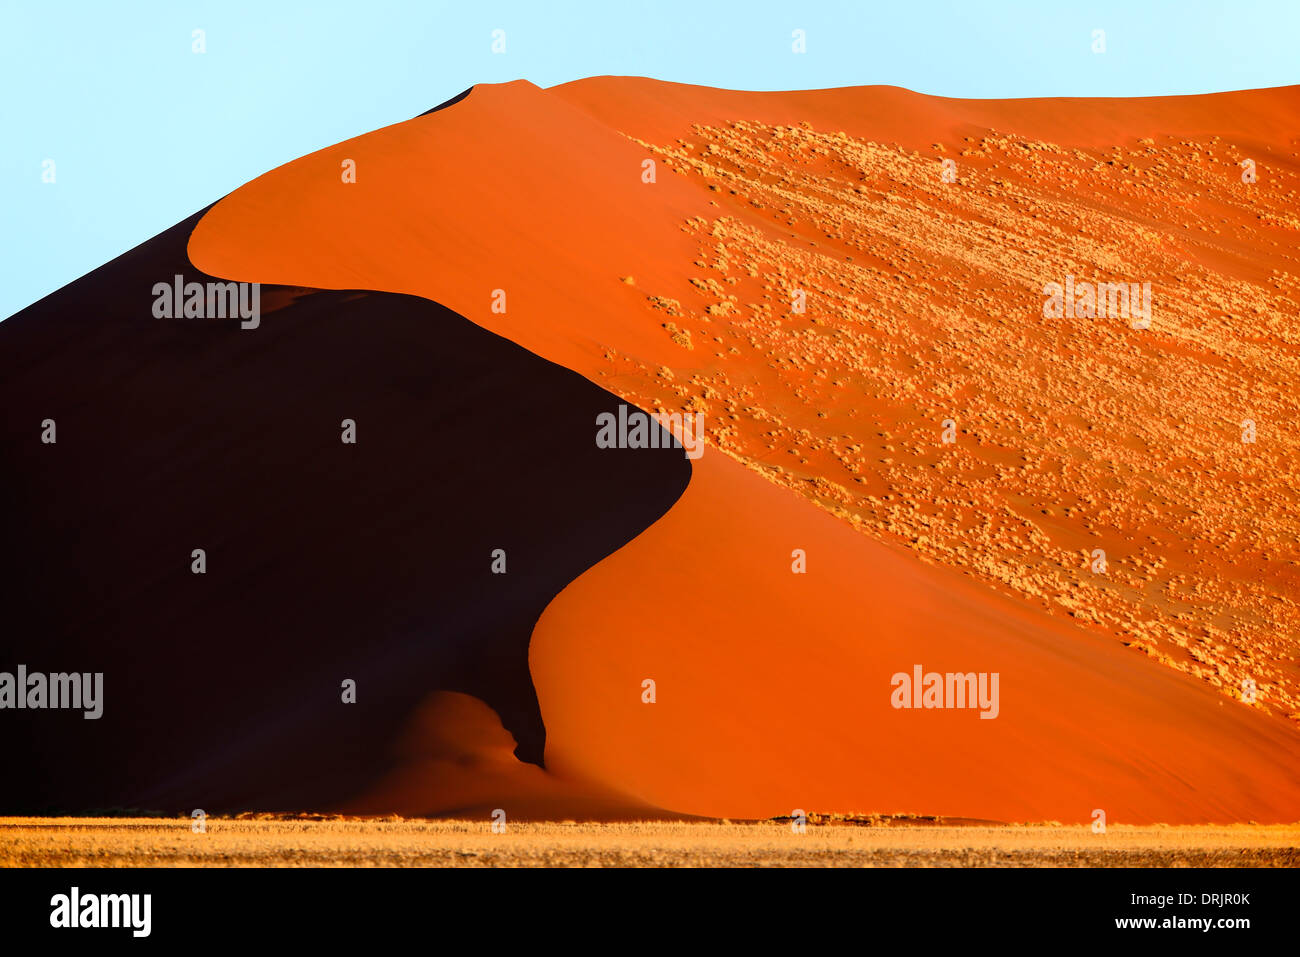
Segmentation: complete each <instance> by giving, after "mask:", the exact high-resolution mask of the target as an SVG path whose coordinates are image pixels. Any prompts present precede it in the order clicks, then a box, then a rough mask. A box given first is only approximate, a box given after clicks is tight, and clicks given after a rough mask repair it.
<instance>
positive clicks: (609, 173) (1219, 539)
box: [189, 78, 1300, 822]
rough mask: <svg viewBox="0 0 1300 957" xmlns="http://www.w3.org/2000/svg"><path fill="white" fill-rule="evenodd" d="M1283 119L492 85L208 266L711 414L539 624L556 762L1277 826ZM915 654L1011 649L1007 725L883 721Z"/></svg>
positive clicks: (1297, 784) (1287, 765) (979, 662)
mask: <svg viewBox="0 0 1300 957" xmlns="http://www.w3.org/2000/svg"><path fill="white" fill-rule="evenodd" d="M1298 112H1300V94H1298V93H1297V91H1296V89H1294V88H1288V89H1284V90H1266V91H1250V92H1243V93H1238V94H1223V95H1218V96H1209V97H1190V98H1174V99H1158V100H1136V101H1086V100H1062V101H1008V102H1000V103H993V102H987V101H959V100H943V99H936V98H929V97H922V96H919V95H917V94H912V93H909V92H907V91H903V90H897V89H893V88H864V89H850V90H833V91H813V92H806V93H791V94H741V93H730V92H726V91H717V90H709V89H705V88H698V87H684V86H679V85H672V84H662V83H657V82H654V81H648V80H641V79H624V78H600V79H593V80H587V81H581V82H579V83H575V84H569V85H567V86H564V87H559V88H556V89H553V90H541V89H538V88H537V87H535V86H533V85H531V84H528V83H526V82H517V83H512V84H504V85H500V86H479V87H475V88H474V89H473V90H472V91H471V92H470V94H469V95H468V96H467V97H466V98H464V99H463V100H461V101H460V102H458V103H456V104H454V105H452V106H450V107H448V108H446V109H443V110H440V111H438V112H436V113H433V114H431V115H428V116H425V117H421V118H418V119H416V120H412V121H410V122H408V123H404V124H399V125H397V126H394V127H390V128H387V129H384V130H380V131H377V132H375V133H371V134H368V135H366V136H363V137H359V138H357V139H354V140H350V141H348V142H346V143H343V144H340V145H338V146H336V147H331V148H330V149H327V150H324V151H321V152H319V153H316V154H313V155H311V156H308V157H304V158H302V159H301V160H298V161H295V162H294V163H291V164H288V165H286V166H284V167H281V168H280V169H278V170H275V171H273V172H271V173H268V174H267V175H266V176H264V177H261V178H260V179H258V180H256V181H254V182H252V183H250V184H248V185H247V186H245V187H243V188H242V189H240V190H237V191H236V192H235V193H233V194H232V195H231V196H229V197H227V198H226V199H224V200H223V201H221V202H220V203H218V204H217V205H216V206H215V207H214V208H213V209H212V210H211V211H210V212H208V213H207V214H206V215H205V216H204V217H203V219H202V220H201V221H200V222H199V224H198V225H197V227H196V228H195V230H194V233H193V236H192V238H191V241H190V248H189V252H190V256H191V258H192V259H193V261H194V262H195V263H196V264H197V265H198V266H200V267H201V268H203V269H204V270H206V271H208V272H211V273H213V274H215V275H220V276H225V277H230V278H235V279H241V280H246V281H263V282H276V283H281V284H290V285H306V286H313V287H320V288H331V287H335V288H337V287H359V288H373V289H382V290H387V291H391V292H400V293H409V294H414V295H419V296H423V297H426V298H429V299H432V300H435V301H437V302H440V303H443V304H444V305H446V306H448V307H450V308H451V309H453V310H455V311H456V312H458V313H460V314H462V315H464V316H466V317H468V318H469V319H471V320H472V321H474V322H476V323H479V324H480V325H482V326H484V327H485V328H487V329H491V330H492V331H494V332H496V333H498V334H500V335H502V336H505V337H507V338H509V339H511V340H513V341H514V342H516V343H518V344H520V345H522V346H523V347H524V348H526V349H528V350H529V351H531V352H534V353H536V354H537V355H539V356H542V357H543V358H546V359H550V360H551V361H553V362H557V363H560V364H562V365H564V366H567V367H568V368H570V369H573V370H575V371H577V372H579V373H580V374H582V375H583V376H585V377H587V378H588V379H590V380H591V381H593V382H597V383H599V384H600V385H602V386H603V387H605V388H607V389H609V390H611V391H612V392H615V393H617V394H618V395H620V396H623V397H625V398H626V399H628V400H629V401H631V402H634V403H636V404H637V405H639V406H640V407H642V408H646V409H656V408H663V409H667V410H680V411H703V412H705V414H706V417H707V422H708V434H709V438H710V442H711V443H712V447H711V448H710V450H709V452H708V453H707V454H706V455H705V456H704V457H703V458H702V459H700V460H698V461H697V462H695V463H694V464H693V470H692V479H691V484H690V485H689V487H688V488H687V491H686V493H685V495H684V496H683V497H682V499H681V500H680V502H679V503H678V504H677V505H676V506H675V507H674V508H673V509H672V510H671V511H669V513H668V514H667V516H665V517H664V518H663V519H661V520H660V521H659V522H658V523H657V524H655V525H654V526H652V527H651V529H650V530H649V531H648V532H646V533H644V534H643V535H641V536H640V537H638V538H637V539H635V540H634V541H633V542H632V543H631V544H630V545H628V546H626V547H625V548H623V549H621V550H620V551H618V552H617V553H616V554H615V555H613V556H612V557H611V558H609V559H607V560H605V561H604V562H602V563H600V564H599V565H597V566H596V567H595V568H593V569H592V570H591V571H589V572H588V573H587V574H586V575H584V576H583V577H582V578H580V579H579V580H578V581H577V582H576V583H574V584H573V585H571V586H570V587H569V588H567V589H566V590H565V591H563V592H562V593H561V594H560V596H559V598H558V599H557V600H556V601H555V602H553V603H552V604H551V606H550V607H549V608H548V610H547V612H546V613H545V615H544V616H543V617H542V619H541V621H540V622H539V624H538V628H537V631H536V633H535V635H534V638H533V643H532V647H531V652H530V664H531V668H532V674H533V679H534V682H535V685H536V689H537V696H538V700H539V702H540V706H541V713H542V717H543V719H544V721H545V725H546V730H547V743H546V759H547V765H548V767H549V768H551V769H552V771H556V770H559V771H561V772H565V773H570V772H571V773H574V774H580V775H582V776H584V777H587V778H590V779H593V780H595V781H599V782H603V783H604V784H606V785H608V786H610V787H616V788H618V789H621V790H625V791H627V792H629V793H630V794H632V795H633V796H634V797H636V798H637V799H640V800H642V801H645V802H647V803H650V804H654V805H657V806H660V807H664V808H668V809H671V810H675V811H687V812H695V813H707V814H718V815H722V814H726V815H732V816H747V815H752V816H767V815H771V814H780V813H788V812H789V810H790V809H791V807H808V808H809V809H812V808H813V807H815V808H816V809H818V810H851V811H872V812H885V813H922V814H927V813H928V814H948V815H964V816H971V817H982V818H989V819H996V820H1015V819H1021V820H1023V819H1057V820H1062V821H1085V820H1088V819H1089V816H1090V814H1091V813H1092V812H1093V810H1094V809H1097V808H1100V809H1104V810H1106V812H1107V814H1108V815H1109V816H1110V817H1111V819H1112V820H1125V821H1135V822H1150V821H1157V820H1161V821H1169V822H1204V821H1233V820H1262V821H1292V820H1295V819H1296V817H1297V815H1298V812H1300V772H1298V771H1297V768H1298V767H1300V765H1298V763H1297V759H1298V758H1300V734H1298V733H1297V730H1296V726H1295V717H1294V715H1295V713H1296V712H1297V710H1298V709H1297V686H1296V679H1295V675H1294V669H1293V667H1292V665H1291V662H1292V661H1293V657H1294V651H1295V645H1294V635H1295V626H1296V623H1297V621H1298V620H1300V617H1298V616H1297V614H1296V572H1295V561H1294V559H1292V558H1290V557H1289V555H1290V552H1289V547H1288V543H1289V542H1292V541H1294V538H1295V534H1296V533H1297V532H1300V529H1297V528H1295V522H1296V519H1295V517H1294V515H1295V510H1294V507H1293V505H1294V492H1293V483H1292V481H1291V479H1292V473H1291V466H1290V465H1289V463H1290V462H1291V461H1293V460H1294V456H1292V455H1290V453H1291V452H1292V451H1294V450H1293V449H1292V448H1291V444H1292V443H1293V442H1294V439H1293V437H1292V436H1291V434H1290V432H1289V423H1290V421H1291V420H1293V419H1294V417H1295V415H1294V413H1295V412H1296V409H1295V408H1294V406H1295V403H1296V398H1295V393H1294V390H1292V389H1290V388H1289V383H1290V382H1291V381H1292V380H1293V378H1294V376H1293V374H1292V373H1294V372H1296V371H1298V370H1296V369H1295V362H1296V359H1295V351H1294V342H1295V336H1296V331H1295V325H1294V321H1293V320H1294V318H1295V316H1296V292H1295V286H1294V275H1293V270H1294V269H1295V253H1294V249H1295V244H1294V239H1295V236H1296V231H1297V228H1298V226H1300V223H1298V222H1297V219H1296V186H1297V183H1298V182H1300V178H1298V176H1297V164H1296V152H1295V141H1294V137H1293V133H1292V132H1291V131H1293V130H1294V129H1295V120H1296V119H1297V113H1298ZM1244 158H1253V159H1254V161H1255V162H1256V163H1257V164H1258V167H1259V170H1260V179H1259V182H1257V183H1254V184H1246V183H1243V182H1242V180H1241V176H1240V174H1241V169H1240V168H1239V163H1240V161H1241V160H1242V159H1244ZM345 159H353V160H355V162H356V164H357V170H358V179H357V183H355V184H343V183H341V182H340V178H339V172H338V171H339V168H340V164H341V163H342V161H343V160H345ZM944 159H951V160H952V161H953V165H952V167H951V168H952V169H953V170H954V172H955V182H952V183H947V182H944V180H943V179H942V178H941V171H942V170H943V168H944V166H943V163H942V161H943V160H944ZM647 160H653V161H654V162H655V164H656V166H655V171H656V175H655V178H654V182H646V181H645V179H644V173H645V165H644V164H645V161H647ZM1067 276H1078V277H1080V279H1081V280H1087V281H1110V280H1114V281H1124V282H1137V283H1142V282H1149V283H1151V284H1152V285H1153V286H1154V287H1155V290H1156V294H1155V306H1154V310H1153V312H1154V317H1153V322H1152V325H1151V328H1150V329H1146V330H1134V329H1132V328H1131V326H1130V325H1129V323H1128V322H1127V321H1121V320H1119V319H1114V320H1113V321H1112V319H1111V318H1109V317H1108V318H1105V319H1101V320H1099V319H1096V318H1091V317H1087V318H1084V317H1081V318H1078V319H1075V318H1074V317H1072V316H1071V317H1070V318H1069V319H1068V320H1066V319H1057V320H1053V319H1049V318H1045V316H1044V311H1043V303H1044V298H1043V287H1044V284H1045V283H1048V282H1053V281H1056V282H1063V281H1064V280H1065V278H1066V277H1067ZM496 290H502V291H504V293H505V295H506V302H507V307H506V310H505V312H504V313H503V314H502V313H494V312H492V310H491V304H492V302H493V301H494V299H493V297H494V294H495V291H496ZM796 290H803V291H804V293H805V294H806V296H807V303H808V306H807V310H806V312H794V311H792V309H791V302H792V295H794V294H795V292H796ZM498 301H499V300H498ZM948 418H952V419H953V420H954V430H955V431H956V433H957V435H958V440H957V442H955V443H954V444H953V445H952V446H948V447H945V446H944V445H943V444H942V442H941V438H940V433H941V429H942V423H943V421H944V420H945V419H948ZM1247 418H1249V419H1251V420H1252V421H1254V422H1256V423H1257V424H1259V427H1260V429H1261V432H1260V435H1261V436H1262V438H1261V439H1260V441H1258V442H1257V443H1254V444H1250V445H1247V444H1245V443H1243V442H1242V441H1241V433H1242V428H1243V426H1242V425H1241V422H1242V420H1244V419H1247ZM777 486H783V488H778V487H777ZM1098 547H1100V548H1104V549H1105V550H1106V552H1107V555H1108V556H1109V565H1108V568H1107V570H1106V571H1105V572H1103V573H1097V572H1094V571H1093V570H1092V568H1091V566H1090V560H1091V554H1092V549H1093V548H1098ZM794 549H803V550H804V551H805V553H806V555H807V561H808V572H807V574H806V575H802V576H800V575H795V574H793V573H792V572H791V558H792V554H791V553H792V551H793V550H794ZM633 583H635V584H633ZM1126 646H1128V647H1126ZM916 663H921V664H923V665H925V667H926V668H927V669H928V668H931V667H933V668H934V669H935V670H938V671H962V672H965V671H973V672H982V673H983V672H998V673H999V674H1000V675H1001V681H1002V685H1001V687H1002V707H1001V711H1000V714H999V716H998V717H997V719H995V720H989V721H984V720H980V719H979V718H978V716H977V715H976V714H974V713H972V712H970V711H960V710H958V711H911V710H896V709H893V708H891V707H890V697H889V695H890V678H891V675H893V674H894V673H896V672H900V671H902V672H906V671H909V670H910V669H911V668H912V666H913V665H914V664H916ZM1245 677H1253V678H1254V680H1256V682H1257V684H1258V686H1259V688H1260V689H1261V695H1260V698H1259V700H1258V701H1257V702H1256V703H1255V704H1254V705H1247V704H1245V703H1243V702H1241V701H1240V700H1237V699H1238V698H1239V697H1240V692H1239V689H1240V688H1241V681H1242V679H1243V678H1245ZM645 678H652V679H654V680H656V681H657V682H658V689H659V690H658V693H659V697H658V700H657V702H656V703H655V704H653V705H647V704H643V703H642V701H641V697H640V694H641V682H642V680H644V679H645Z"/></svg>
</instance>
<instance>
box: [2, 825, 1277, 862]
mask: <svg viewBox="0 0 1300 957" xmlns="http://www.w3.org/2000/svg"><path fill="white" fill-rule="evenodd" d="M206 826H207V830H206V832H205V833H202V834H195V833H193V832H192V829H191V822H190V821H189V820H188V819H180V818H0V866H5V867H59V866H70V867H83V866H89V867H196V866H197V867H240V866H287V867H328V866H366V867H393V866H406V867H410V866H421V867H427V866H433V867H446V866H452V867H456V866H460V867H533V866H560V867H568V866H577V867H590V866H596V867H601V866H612V867H694V866H726V867H730V866H740V867H750V866H759V867H771V866H789V867H1135V866H1141V867H1189V866H1190V867H1197V866H1199V867H1294V866H1297V865H1300V850H1297V848H1298V847H1300V824H1297V825H1284V826H1262V825H1248V824H1239V825H1230V826H1180V827H1170V826H1161V825H1156V826H1153V827H1134V826H1125V825H1112V826H1111V827H1110V828H1108V830H1107V832H1106V833H1105V834H1094V833H1092V831H1091V829H1090V828H1089V827H1088V826H1086V825H1073V826H1061V825H994V826H986V825H967V826H954V825H944V826H933V825H923V824H922V825H918V824H909V825H898V824H890V825H880V824H877V825H875V826H867V825H864V824H861V823H856V824H854V823H832V824H809V825H808V826H807V828H806V831H805V832H804V833H802V834H797V833H794V832H793V830H792V828H791V826H790V824H789V823H788V822H783V821H771V822H759V823H752V822H751V823H730V822H635V823H619V824H595V823H581V824H579V823H574V822H562V823H511V824H509V825H508V826H507V828H506V831H505V833H502V834H494V833H492V830H491V825H490V823H488V822H486V821H482V820H475V821H463V820H462V821H456V820H438V821H427V820H399V819H387V820H381V819H341V818H325V819H322V818H274V817H242V818H236V819H210V820H208V821H207V825H206Z"/></svg>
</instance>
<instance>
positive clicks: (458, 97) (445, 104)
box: [419, 86, 474, 116]
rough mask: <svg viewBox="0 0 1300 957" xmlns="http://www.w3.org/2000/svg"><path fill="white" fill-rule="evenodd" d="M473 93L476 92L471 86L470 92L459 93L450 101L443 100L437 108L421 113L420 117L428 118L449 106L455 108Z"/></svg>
mask: <svg viewBox="0 0 1300 957" xmlns="http://www.w3.org/2000/svg"><path fill="white" fill-rule="evenodd" d="M473 92H474V87H472V86H471V87H470V88H469V89H468V90H464V91H463V92H461V93H457V94H456V95H455V96H453V97H452V98H451V99H450V100H443V101H442V102H441V103H439V104H438V105H437V106H435V107H434V108H433V109H431V110H425V111H424V112H423V113H421V114H419V115H420V116H428V115H430V114H431V113H437V112H438V111H439V110H445V109H446V108H447V107H449V106H455V105H456V104H457V103H459V102H460V101H461V100H463V99H465V97H467V96H469V95H470V94H471V93H473Z"/></svg>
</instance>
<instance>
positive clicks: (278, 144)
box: [0, 0, 1300, 316]
mask: <svg viewBox="0 0 1300 957" xmlns="http://www.w3.org/2000/svg"><path fill="white" fill-rule="evenodd" d="M196 28H202V29H203V30H204V31H206V44H207V52H206V53H204V54H201V55H200V54H195V53H193V52H192V51H191V43H192V41H191V34H192V31H193V30H194V29H196ZM494 29H502V30H505V31H506V52H505V53H504V54H493V53H492V52H491V49H490V46H491V33H492V31H493V30H494ZM794 29H802V30H804V31H805V32H806V34H807V53H805V54H803V55H795V54H793V53H792V52H791V49H790V36H791V31H792V30H794ZM1094 29H1103V30H1105V31H1106V52H1105V53H1104V54H1094V53H1093V52H1092V50H1091V44H1092V31H1093V30H1094ZM1297 40H1300V0H1274V2H1233V3H1210V2H1205V0H1182V2H1167V3H1156V2H1147V3H1143V2H1140V0H1123V2H1091V3H1070V2H1061V3H1057V2H1053V0H1026V2H1001V3H991V2H990V3H978V2H954V3H946V2H938V0H917V2H898V0H888V2H875V0H857V2H849V0H844V2H823V3H818V2H816V0H806V2H796V3H788V2H787V3H777V2H766V0H746V2H710V0H692V2H656V0H643V2H636V3H625V2H621V0H601V2H589V3H578V2H563V0H529V2H522V3H521V2H515V3H491V2H478V0H465V2H462V3H454V4H453V3H445V2H432V0H410V2H397V0H360V2H357V3H339V2H332V0H311V2H289V0H252V2H241V0H220V2H217V0H210V2H204V0H157V2H144V0H139V2H132V0H115V2H108V0H0V97H2V99H0V130H3V148H2V149H0V217H2V218H0V231H2V232H0V235H2V236H3V250H2V252H3V256H0V316H8V315H10V314H12V313H13V312H16V311H17V310H19V309H21V308H22V307H24V306H26V305H28V304H29V303H31V302H34V301H36V300H37V299H39V298H41V297H42V296H44V295H46V294H48V293H50V292H52V291H54V290H55V289H57V288H59V287H60V286H62V285H64V284H65V283H67V282H70V281H72V280H73V279H76V278H77V277H78V276H80V275H82V274H84V273H86V272H88V271H90V270H92V269H94V268H95V267H97V266H99V265H101V264H102V263H104V262H106V261H108V260H110V259H112V258H113V257H115V256H117V255H118V254H120V253H122V252H124V251H126V250H127V249H129V248H131V247H132V246H135V245H136V244H138V243H140V242H143V241H144V240H146V239H148V238H149V237H150V236H153V235H154V234H156V233H158V232H160V231H161V230H163V229H165V228H167V227H168V226H170V225H172V224H173V223H175V222H177V221H178V220H180V219H183V218H184V217H185V216H187V215H189V214H190V213H192V212H194V211H195V210H197V209H199V208H201V207H202V206H204V205H206V204H208V203H210V202H212V201H213V200H215V199H217V198H219V197H220V196H221V195H223V194H224V193H227V192H229V191H231V190H232V189H234V188H236V187H237V186H239V185H240V184H242V183H244V182H247V181H248V180H250V179H252V178H254V177H256V176H257V175H259V174H261V173H263V172H265V171H266V170H268V169H272V168H274V167H275V166H278V165H280V164H282V163H285V162H288V161H289V160H292V159H294V158H295V157H297V156H301V155H302V154H304V153H308V152H311V151H313V150H316V149H320V148H321V147H324V146H328V145H329V144H331V143H336V142H338V141H340V140H344V139H347V138H349V137H351V136H355V135H357V134H359V133H362V132H365V131H367V130H371V129H375V128H378V127H381V126H386V125H388V124H390V123H394V122H398V121H400V120H404V119H408V118H409V117H411V116H414V115H416V114H417V113H421V112H423V111H424V110H426V109H428V108H429V107H431V106H433V105H435V104H437V103H439V102H441V101H442V100H445V99H447V98H448V97H451V96H453V95H455V94H456V93H459V92H460V91H461V90H463V89H465V88H466V87H469V86H472V85H474V84H475V83H491V82H500V81H504V80H512V79H517V78H520V77H522V78H525V79H528V80H531V81H533V82H534V83H537V84H539V85H541V86H551V85H554V84H556V83H563V82H565V81H567V80H573V79H578V78H580V77H584V76H594V75H600V74H607V73H615V74H635V75H641V76H653V77H658V78H661V79H667V80H678V81H681V82H687V83H701V84H706V85H710V86H721V87H733V88H737V89H764V90H772V89H806V88H813V87H830V86H853V85H860V84H872V83H887V84H892V85H895V86H904V87H908V88H910V89H913V90H919V91H921V92H924V93H935V94H941V95H944V96H958V97H1023V96H1152V95H1162V94H1176V93H1207V92H1214V91H1220V90H1232V89H1245V88H1251V87H1265V86H1282V85H1286V84H1291V83H1296V82H1300V53H1297ZM47 159H52V160H54V161H55V164H56V165H55V175H56V181H55V183H53V184H47V183H43V182H42V181H41V173H42V163H43V161H44V160H47Z"/></svg>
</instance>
